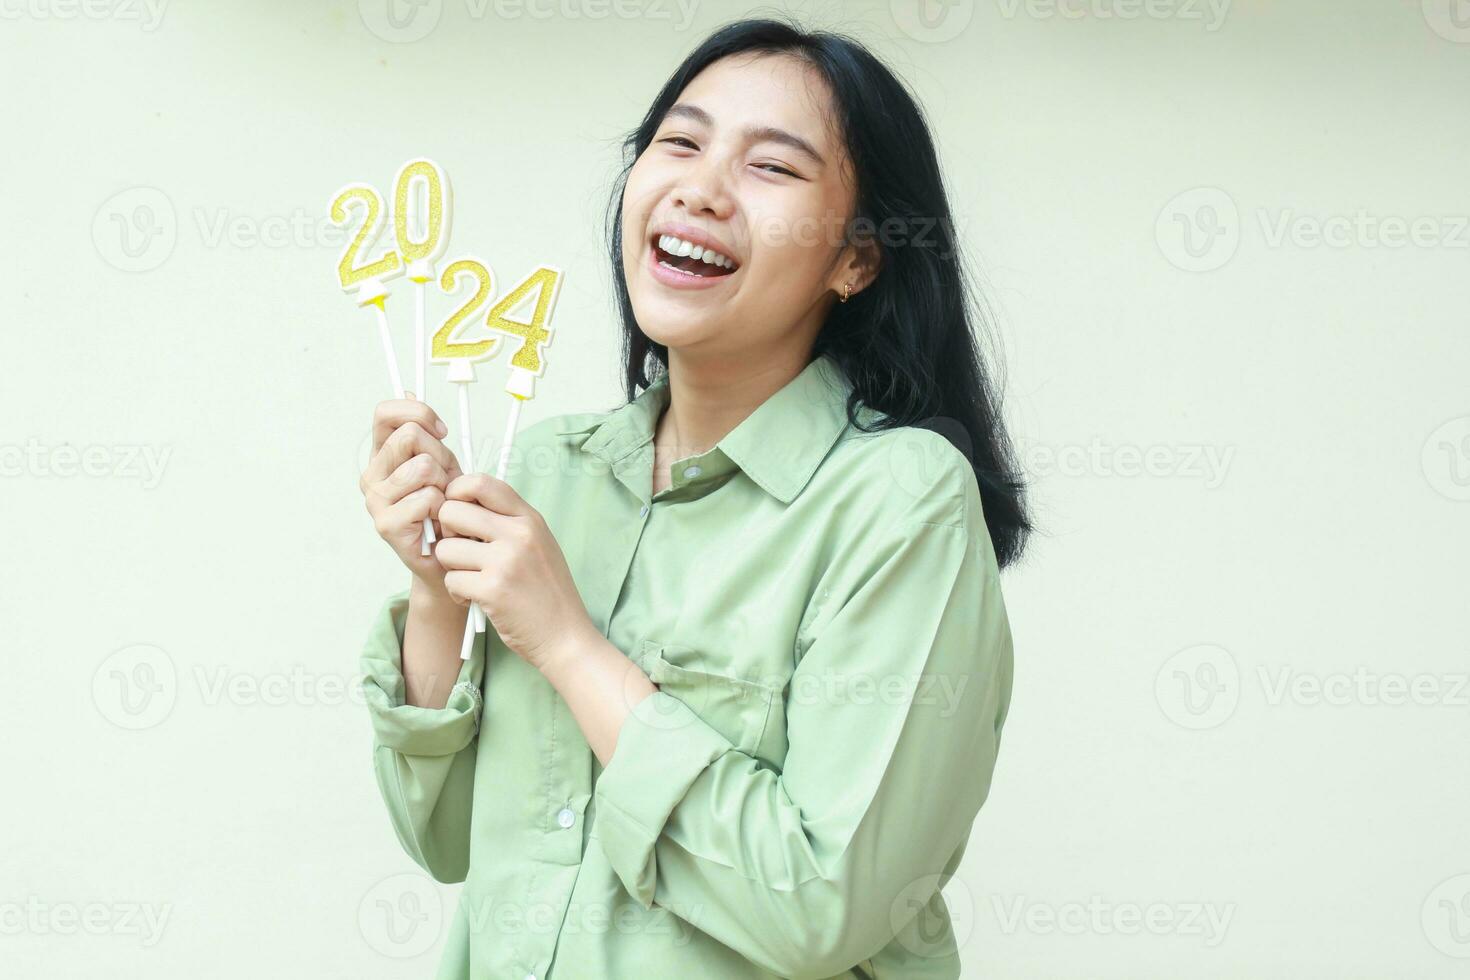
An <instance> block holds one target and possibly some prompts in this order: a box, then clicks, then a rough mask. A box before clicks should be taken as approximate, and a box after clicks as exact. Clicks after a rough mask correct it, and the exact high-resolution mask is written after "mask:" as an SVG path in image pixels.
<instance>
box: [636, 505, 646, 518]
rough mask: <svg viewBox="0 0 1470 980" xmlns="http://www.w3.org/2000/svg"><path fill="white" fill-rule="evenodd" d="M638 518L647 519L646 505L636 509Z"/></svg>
mask: <svg viewBox="0 0 1470 980" xmlns="http://www.w3.org/2000/svg"><path fill="white" fill-rule="evenodd" d="M638 516H639V517H647V516H648V505H647V504H644V505H643V506H642V507H640V508H638Z"/></svg>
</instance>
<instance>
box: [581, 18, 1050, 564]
mask: <svg viewBox="0 0 1470 980" xmlns="http://www.w3.org/2000/svg"><path fill="white" fill-rule="evenodd" d="M745 52H752V53H755V52H759V53H773V54H774V53H783V54H790V55H794V56H796V57H799V58H802V59H804V60H805V61H806V62H807V63H809V64H810V65H812V66H813V67H815V68H816V69H817V71H819V72H820V73H821V74H822V76H823V77H824V78H825V79H826V81H827V84H828V85H829V86H830V88H831V90H832V92H833V96H834V99H835V103H836V110H837V113H838V120H837V121H838V123H839V131H840V132H841V134H842V135H843V137H844V138H845V140H846V145H847V149H848V155H849V157H850V159H851V160H852V163H853V172H854V177H855V182H856V185H857V196H856V210H855V214H854V218H853V221H852V227H853V228H858V229H867V230H868V234H869V235H871V234H872V233H876V236H875V238H876V242H875V243H876V244H877V246H878V247H879V248H880V249H881V265H880V266H879V270H878V274H877V277H876V278H875V279H874V280H873V282H872V283H871V284H870V285H869V286H868V287H867V288H866V289H863V290H862V291H860V292H858V293H857V294H856V295H854V296H853V297H852V299H851V300H850V301H849V302H847V303H837V304H833V306H832V309H831V312H830V314H829V315H828V317H827V320H826V322H825V323H824V324H823V325H822V329H821V332H820V333H819V334H818V335H817V338H816V341H815V345H814V348H813V351H812V354H813V356H817V355H821V354H826V355H828V356H829V357H831V358H832V360H833V361H835V362H836V363H837V365H838V366H839V367H841V368H842V370H843V371H844V372H845V374H846V375H847V377H848V379H849V380H850V381H851V382H852V384H853V391H852V395H851V397H850V398H849V400H848V405H847V415H848V421H849V422H850V423H851V424H852V425H853V426H854V427H855V428H857V429H859V430H860V431H865V432H873V431H878V430H881V429H890V428H896V427H898V426H904V425H909V426H922V427H925V428H931V429H935V430H936V431H938V432H940V433H941V434H942V435H944V436H945V437H947V438H948V439H949V440H950V441H951V442H952V443H954V444H955V445H956V446H957V448H959V449H960V451H961V452H963V453H964V454H965V456H966V458H968V459H969V460H970V463H971V465H972V466H973V467H974V469H975V477H976V479H977V480H978V481H979V485H980V498H981V503H982V505H983V507H984V510H985V519H986V524H987V526H988V529H989V532H990V540H991V543H992V545H993V547H994V549H995V555H996V560H997V562H998V563H999V565H1000V566H1001V567H1002V568H1004V567H1005V566H1007V565H1009V564H1010V563H1011V562H1013V561H1015V560H1016V559H1017V558H1019V557H1020V555H1021V552H1022V549H1023V547H1024V545H1025V541H1026V537H1027V535H1028V534H1029V532H1030V531H1031V530H1032V529H1033V527H1032V524H1031V521H1030V519H1029V517H1028V515H1027V510H1026V505H1025V499H1024V491H1025V482H1024V480H1023V478H1022V475H1021V472H1020V467H1019V464H1018V463H1017V461H1016V459H1015V455H1014V450H1013V448H1012V446H1011V442H1010V439H1009V437H1008V436H1007V434H1006V431H1005V427H1004V424H1003V423H1002V420H1001V417H1000V396H999V391H998V390H997V388H996V387H995V386H994V383H993V381H992V379H991V377H990V375H989V373H988V372H987V370H986V366H985V361H984V358H983V357H982V355H981V352H980V349H979V345H978V343H977V339H976V336H975V332H974V330H973V329H972V320H974V321H977V322H978V321H980V320H981V319H982V317H981V315H980V310H979V302H978V300H977V299H976V297H975V295H974V294H973V293H972V290H971V287H970V283H969V278H968V276H967V274H966V272H965V269H964V267H963V263H962V261H961V257H960V251H959V245H958V242H957V239H956V236H955V232H954V226H953V222H952V220H951V216H950V209H949V201H948V198H947V196H946V195H945V192H944V182H943V179H942V178H941V175H940V170H939V160H938V155H937V154H936V152H935V149H934V141H933V139H932V137H931V136H930V134H929V127H928V124H927V123H926V122H925V120H924V115H923V111H922V110H921V109H920V107H919V104H918V102H917V101H916V100H915V99H914V97H913V95H912V94H910V92H909V91H908V89H907V88H905V87H904V85H903V83H902V82H900V81H899V80H898V78H897V77H896V76H895V75H894V74H893V72H891V71H890V70H889V69H888V67H887V66H885V65H884V64H883V63H882V62H881V61H879V60H878V59H877V58H876V57H875V56H874V55H873V54H872V53H871V52H870V51H868V50H867V49H866V48H865V47H863V46H862V45H861V44H860V43H858V42H857V41H855V40H853V39H851V38H849V37H846V36H843V35H841V34H835V33H830V32H827V31H815V32H811V31H805V30H803V29H802V28H801V27H800V26H799V25H797V24H796V23H794V22H792V23H788V22H785V21H781V20H775V19H758V20H742V21H736V22H734V23H731V24H727V25H726V26H724V27H721V28H720V29H718V30H716V31H715V32H714V33H713V34H711V35H710V36H709V37H708V38H706V39H705V40H704V41H703V42H702V43H701V44H700V45H699V47H698V48H696V49H695V50H694V52H693V53H692V54H690V55H689V56H688V57H687V58H685V59H684V62H683V63H682V64H681V65H679V67H678V68H677V69H675V71H674V73H673V75H671V76H670V77H669V80H668V81H667V82H665V83H664V87H663V89H662V90H660V91H659V93H658V97H657V98H656V99H654V102H653V105H652V106H650V107H649V110H648V113H647V115H645V116H644V117H643V121H642V122H641V123H640V124H639V125H638V127H637V128H636V129H634V130H633V131H632V132H630V133H628V134H627V135H626V136H625V137H623V142H622V149H623V158H624V159H623V168H622V171H621V173H620V174H619V176H618V178H617V181H616V183H615V185H614V189H613V195H612V200H611V202H610V203H609V205H608V213H607V234H608V246H609V251H610V253H611V257H612V264H613V277H612V279H613V289H614V290H615V295H616V299H617V306H618V314H619V317H620V319H621V320H622V325H623V342H622V352H623V358H624V361H625V371H626V377H625V383H626V388H627V396H628V399H629V400H632V399H633V398H634V397H636V395H637V392H638V390H639V389H640V388H647V387H648V385H649V384H650V383H652V381H653V380H655V379H656V378H657V377H658V376H659V375H660V374H662V373H664V372H667V371H668V366H669V357H668V348H667V347H665V346H664V345H663V344H660V343H657V342H656V341H654V340H651V339H650V338H649V337H648V336H647V335H645V334H644V333H643V330H642V329H641V328H640V327H639V326H638V321H637V319H636V318H635V317H634V315H633V306H632V303H631V301H630V300H629V297H628V285H627V280H626V278H625V271H624V268H623V249H622V239H623V228H622V224H623V220H622V212H623V194H624V191H625V190H626V187H627V179H628V173H629V171H631V169H632V167H633V164H634V163H635V162H636V161H637V159H638V157H639V156H640V155H641V154H642V153H643V151H644V150H646V149H647V148H648V146H649V144H650V143H652V142H653V137H654V135H655V134H656V133H657V132H658V127H659V125H660V124H661V123H662V122H663V117H664V114H665V113H666V112H667V111H668V109H669V107H670V106H671V105H673V104H674V102H675V101H676V100H677V99H678V97H679V93H680V92H682V91H683V90H684V87H685V86H686V85H687V84H688V83H689V82H690V81H691V80H692V79H693V78H694V77H695V76H696V75H698V74H699V73H700V72H701V71H703V70H704V69H705V68H706V67H708V66H709V65H710V64H712V63H714V62H715V61H718V60H719V59H721V58H724V57H727V56H729V55H734V54H741V53H745ZM895 230H897V231H896V233H895ZM650 368H651V369H652V370H653V372H654V373H653V375H652V376H650V375H649V370H650ZM859 403H862V404H866V405H868V406H870V407H872V408H875V409H877V410H878V411H880V412H882V413H884V415H885V416H887V418H880V419H878V420H877V421H876V422H875V424H873V425H872V426H871V427H869V428H864V427H863V426H862V425H860V424H859V421H858V419H857V416H856V411H857V408H858V404H859Z"/></svg>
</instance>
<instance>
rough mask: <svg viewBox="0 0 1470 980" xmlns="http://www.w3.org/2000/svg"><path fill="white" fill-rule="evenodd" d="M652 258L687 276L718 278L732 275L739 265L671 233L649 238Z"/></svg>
mask: <svg viewBox="0 0 1470 980" xmlns="http://www.w3.org/2000/svg"><path fill="white" fill-rule="evenodd" d="M650 244H651V245H652V246H653V250H654V259H655V261H657V262H658V264H659V265H661V266H664V267H666V268H669V269H673V270H674V271H675V272H680V273H683V274H684V275H687V276H694V277H697V278H700V279H719V278H720V277H722V276H728V275H732V274H733V273H734V272H735V270H736V269H739V268H740V265H739V264H738V263H737V262H736V261H735V260H734V259H732V258H730V257H729V256H726V255H721V254H719V253H718V252H715V251H712V250H706V249H705V248H704V247H702V246H700V245H695V244H694V243H692V242H686V241H684V240H683V239H681V238H677V237H675V236H673V235H654V236H653V237H652V239H650Z"/></svg>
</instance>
